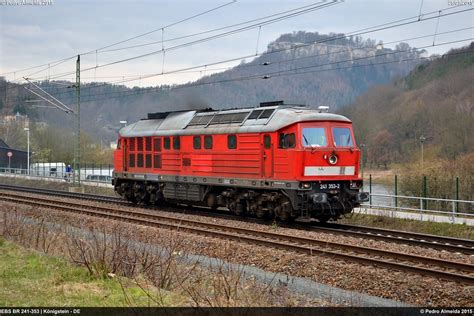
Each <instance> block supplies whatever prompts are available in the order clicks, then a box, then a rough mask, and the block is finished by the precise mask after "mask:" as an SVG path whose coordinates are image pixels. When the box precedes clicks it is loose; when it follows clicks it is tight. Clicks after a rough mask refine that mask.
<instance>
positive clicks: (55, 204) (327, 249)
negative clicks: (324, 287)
mask: <svg viewBox="0 0 474 316" xmlns="http://www.w3.org/2000/svg"><path fill="white" fill-rule="evenodd" d="M0 196H2V197H3V200H5V201H9V202H14V203H22V204H28V205H33V206H38V207H44V208H52V209H57V210H61V211H67V212H72V213H82V214H86V215H90V216H95V217H97V216H99V217H105V218H109V219H114V220H118V221H126V222H132V223H136V224H141V225H146V226H150V225H152V226H158V227H164V228H168V229H176V230H179V231H186V232H190V233H195V234H200V235H206V236H212V237H217V238H221V239H228V240H237V241H240V242H246V243H250V244H258V245H264V246H269V247H273V248H279V249H285V250H289V251H296V252H300V253H306V254H310V255H313V254H314V253H317V254H321V255H324V256H328V257H331V258H335V259H342V260H349V261H352V262H359V263H364V264H369V265H375V266H381V267H385V268H391V269H395V270H399V271H409V272H414V273H418V274H423V275H428V276H432V277H437V278H442V279H446V280H450V281H455V282H461V283H466V284H470V285H473V284H474V277H473V273H474V265H471V264H466V263H459V262H454V261H449V260H442V259H436V258H429V257H423V256H418V255H410V254H405V253H400V252H390V251H386V250H381V249H374V248H368V247H361V246H356V245H349V244H342V243H336V242H328V241H326V240H316V239H312V238H307V237H297V236H288V235H283V234H280V233H274V232H264V231H260V230H253V229H248V228H240V227H234V226H229V225H218V224H213V223H207V222H202V221H197V220H190V219H183V218H176V217H170V216H164V215H158V214H150V213H146V212H143V211H136V210H134V211H130V210H128V211H127V210H121V209H116V208H111V207H105V206H89V205H83V204H79V203H74V202H65V201H54V200H50V199H45V198H37V197H35V198H34V199H31V197H25V196H18V195H15V194H8V193H0ZM347 252H349V253H347ZM370 256H372V257H370ZM373 256H375V258H374V257H373ZM395 260H398V261H400V260H401V261H402V262H395ZM413 263H415V265H413ZM420 264H424V265H426V266H420ZM434 267H436V269H435V268H434ZM440 269H441V270H440ZM449 270H451V271H449ZM452 270H456V271H455V272H452Z"/></svg>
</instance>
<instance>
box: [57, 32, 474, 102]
mask: <svg viewBox="0 0 474 316" xmlns="http://www.w3.org/2000/svg"><path fill="white" fill-rule="evenodd" d="M472 28H473V27H467V28H461V29H456V30H450V31H446V32H442V33H438V34H439V35H441V34H450V33H453V32H459V31H464V30H468V29H472ZM431 36H433V34H429V35H424V36H418V37H413V38H407V39H399V40H396V41H391V42H387V43H385V44H391V43H396V42H406V41H411V40H416V39H421V38H427V37H431ZM336 39H340V37H336ZM333 40H334V39H333ZM323 42H328V39H325V40H321V41H318V42H317V43H323ZM311 45H315V43H312V44H311ZM296 48H300V46H299V47H296ZM296 48H287V49H284V50H285V51H286V50H290V49H296ZM423 48H428V46H426V47H419V49H423ZM352 49H357V48H352V47H349V48H344V49H341V50H339V51H336V52H328V53H323V54H315V55H309V56H301V57H297V58H291V59H286V60H280V61H276V63H285V62H294V61H297V60H300V59H307V58H314V57H317V56H322V55H330V54H336V53H342V52H347V51H350V50H352ZM280 51H282V50H278V52H280ZM398 52H400V51H398ZM272 53H274V51H271V52H267V53H262V54H260V55H267V54H268V55H269V54H272ZM395 53H396V52H395ZM252 56H253V55H247V56H239V57H237V58H232V59H228V60H225V61H219V62H215V63H210V64H205V65H199V66H192V67H187V68H182V69H177V70H170V71H168V72H164V73H154V74H149V75H141V76H136V77H135V78H128V79H122V80H117V81H113V82H104V83H102V84H97V85H94V86H90V87H86V88H83V91H84V90H88V89H96V88H98V87H100V86H104V85H107V84H119V83H126V82H131V81H135V80H142V79H149V78H152V77H157V76H164V75H170V74H178V73H180V72H186V71H193V70H195V69H199V68H202V67H208V66H214V65H218V64H222V63H228V62H232V61H236V60H241V59H242V58H250V57H252ZM379 56H382V55H380V54H379ZM270 64H271V63H270V62H268V63H265V65H270ZM255 66H260V65H244V66H238V67H255ZM59 94H61V93H59Z"/></svg>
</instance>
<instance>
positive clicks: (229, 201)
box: [113, 101, 368, 222]
mask: <svg viewBox="0 0 474 316" xmlns="http://www.w3.org/2000/svg"><path fill="white" fill-rule="evenodd" d="M359 162H360V150H359V149H358V148H357V147H356V143H355V139H354V134H353V131H352V123H351V121H350V120H349V119H347V118H346V117H344V116H341V115H336V114H331V113H321V111H317V110H313V109H309V108H306V107H304V106H298V105H285V104H283V102H282V101H277V102H267V103H262V104H260V107H257V108H242V109H232V110H211V109H206V110H202V111H199V110H197V111H196V110H192V111H191V110H190V111H176V112H166V113H150V114H148V118H147V119H143V120H140V121H138V122H136V123H133V124H131V125H128V126H126V127H124V128H122V129H121V130H120V132H119V139H118V146H117V150H116V151H115V153H114V169H115V170H114V175H113V185H114V188H115V191H116V192H117V193H118V194H119V195H121V196H123V197H124V198H125V199H127V200H128V201H131V202H133V203H140V204H159V203H160V202H163V201H167V202H171V203H184V204H192V205H202V206H208V207H211V208H217V207H222V206H223V207H227V208H228V209H229V210H230V211H232V212H234V213H236V214H239V215H243V214H250V215H255V216H257V217H265V216H268V217H269V216H272V217H277V218H279V219H280V220H289V219H296V220H301V221H308V220H311V219H314V218H316V219H318V220H320V221H323V222H324V221H327V220H329V219H337V218H339V217H340V216H341V215H343V214H347V213H350V212H351V211H352V210H353V208H354V207H357V206H359V205H360V203H361V202H364V201H367V200H368V194H367V193H365V192H359V191H360V189H361V188H362V179H361V178H360V177H359Z"/></svg>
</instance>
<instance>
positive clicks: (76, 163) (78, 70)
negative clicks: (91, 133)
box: [74, 55, 81, 187]
mask: <svg viewBox="0 0 474 316" xmlns="http://www.w3.org/2000/svg"><path fill="white" fill-rule="evenodd" d="M76 95H77V112H76V115H77V135H76V137H77V140H76V142H77V143H76V150H75V157H74V170H76V173H77V183H76V184H77V186H78V187H80V186H81V55H77V62H76Z"/></svg>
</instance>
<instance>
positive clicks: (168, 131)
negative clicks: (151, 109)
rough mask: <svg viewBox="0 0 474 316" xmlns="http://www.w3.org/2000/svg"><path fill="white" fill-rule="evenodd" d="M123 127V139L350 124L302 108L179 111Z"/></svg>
mask: <svg viewBox="0 0 474 316" xmlns="http://www.w3.org/2000/svg"><path fill="white" fill-rule="evenodd" d="M150 117H151V119H143V120H140V121H138V122H136V123H133V124H130V125H128V126H125V127H123V128H122V129H121V130H120V131H119V134H120V136H122V137H141V136H168V135H195V134H199V135H203V134H239V133H261V132H275V131H278V130H280V129H282V128H284V127H287V126H289V125H292V124H294V123H298V122H307V121H337V122H348V123H350V122H351V121H350V120H349V119H348V118H346V117H345V116H342V115H338V114H333V113H319V111H317V110H314V109H309V108H306V107H302V106H269V107H263V108H262V107H260V108H243V109H234V110H220V111H219V110H216V111H209V110H206V111H203V112H202V111H194V110H193V111H179V112H170V113H166V114H165V115H151V116H150Z"/></svg>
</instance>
